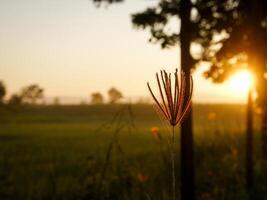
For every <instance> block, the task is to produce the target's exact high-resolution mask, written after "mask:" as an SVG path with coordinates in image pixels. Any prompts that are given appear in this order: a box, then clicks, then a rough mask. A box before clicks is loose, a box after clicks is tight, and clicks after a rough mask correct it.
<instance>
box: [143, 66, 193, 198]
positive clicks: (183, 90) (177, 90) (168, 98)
mask: <svg viewBox="0 0 267 200" xmlns="http://www.w3.org/2000/svg"><path fill="white" fill-rule="evenodd" d="M173 75H174V81H173V82H172V74H171V73H167V72H166V71H165V70H162V71H160V75H159V74H158V73H156V80H157V85H158V90H159V96H160V98H157V97H156V96H155V94H154V93H153V91H152V89H151V87H150V84H149V83H147V86H148V90H149V92H150V94H151V96H152V98H153V99H154V101H155V103H156V105H157V108H158V109H159V111H160V113H162V115H163V116H164V119H165V120H166V121H167V122H168V123H169V125H170V126H171V127H172V136H171V137H172V139H171V161H172V197H173V200H175V197H176V194H175V187H176V186H175V137H174V136H175V126H177V125H179V124H181V122H182V120H183V119H184V117H185V115H186V114H187V113H188V111H189V109H190V107H191V97H192V92H193V79H192V76H190V82H189V84H188V85H187V84H186V79H187V77H186V75H185V73H184V72H183V71H182V72H180V73H178V70H177V69H176V70H175V72H174V73H173ZM185 94H189V95H185Z"/></svg>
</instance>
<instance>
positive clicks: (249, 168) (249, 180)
mask: <svg viewBox="0 0 267 200" xmlns="http://www.w3.org/2000/svg"><path fill="white" fill-rule="evenodd" d="M252 109H253V103H252V94H251V89H250V90H249V91H248V102H247V135H246V184H247V190H248V192H249V196H250V197H252V193H253V192H252V191H253V177H254V176H253V174H254V173H253V172H254V171H253V112H252V111H253V110H252ZM250 199H251V198H250Z"/></svg>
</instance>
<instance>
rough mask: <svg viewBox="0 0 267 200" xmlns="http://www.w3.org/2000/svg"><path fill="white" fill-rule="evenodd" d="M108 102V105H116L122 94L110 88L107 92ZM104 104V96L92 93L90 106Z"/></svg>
mask: <svg viewBox="0 0 267 200" xmlns="http://www.w3.org/2000/svg"><path fill="white" fill-rule="evenodd" d="M108 98H109V100H108V102H109V103H110V104H114V103H118V102H119V101H120V100H121V99H122V98H123V95H122V93H121V92H120V91H119V90H118V89H116V88H114V87H112V88H110V89H109V90H108ZM103 103H104V96H103V95H102V94H101V93H100V92H94V93H92V94H91V104H103Z"/></svg>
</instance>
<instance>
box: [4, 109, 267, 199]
mask: <svg viewBox="0 0 267 200" xmlns="http://www.w3.org/2000/svg"><path fill="white" fill-rule="evenodd" d="M193 113H194V133H195V135H194V140H195V148H194V149H195V165H196V167H195V168H196V189H197V197H198V198H197V199H216V200H217V199H227V200H228V199H230V200H231V199H247V194H246V190H245V170H244V162H245V161H244V153H245V151H244V150H245V149H244V145H245V137H244V136H245V117H246V107H245V105H222V104H220V105H219V104H218V105H205V104H197V105H194V107H193ZM255 118H256V119H255V125H254V127H255V142H254V143H255V154H254V156H255V169H256V173H255V177H256V186H255V194H256V196H255V197H258V198H260V199H262V197H264V196H266V195H267V192H266V188H265V187H266V183H265V182H264V179H263V177H264V176H263V173H262V171H261V159H260V157H261V156H260V135H259V119H258V118H259V116H258V114H255ZM153 127H154V128H153ZM151 129H152V130H151ZM169 136H170V132H169V131H168V124H167V123H165V122H164V120H161V119H160V117H159V116H158V115H157V113H156V112H155V110H154V109H153V108H152V106H150V105H131V106H129V105H99V106H97V105H96V106H86V105H83V106H23V107H2V108H0V199H67V200H69V199H70V200H72V199H129V200H130V199H153V200H154V199H156V200H157V199H159V200H162V199H170V194H171V191H170V188H171V177H170V176H171V170H170V169H171V167H170V155H169V151H168V150H169V148H168V147H169V145H168V139H169ZM175 141H176V158H177V159H176V171H177V173H176V174H177V182H178V185H177V191H179V162H180V160H179V130H178V128H177V129H176V140H175ZM177 193H178V195H179V192H177Z"/></svg>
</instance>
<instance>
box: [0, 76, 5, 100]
mask: <svg viewBox="0 0 267 200" xmlns="http://www.w3.org/2000/svg"><path fill="white" fill-rule="evenodd" d="M5 96H6V86H5V84H4V83H3V82H2V81H0V104H2V103H3V101H4V97H5Z"/></svg>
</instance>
